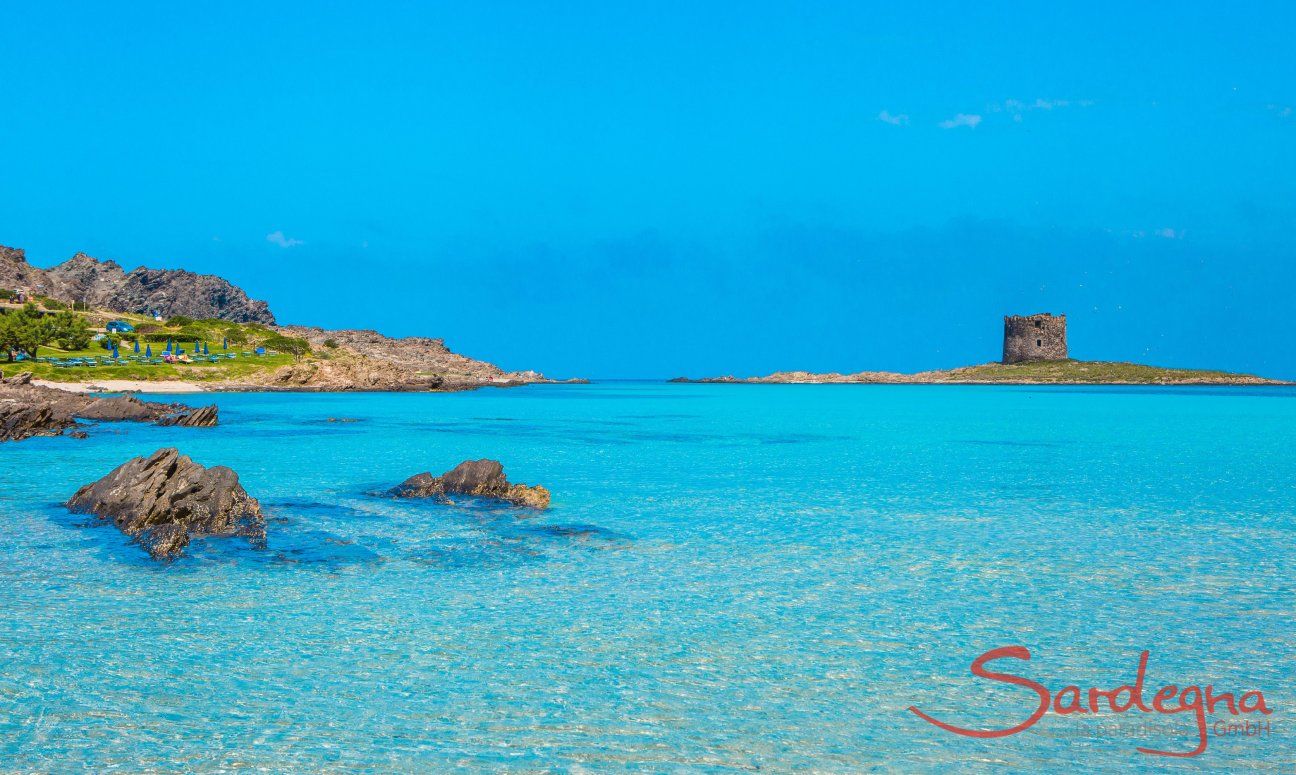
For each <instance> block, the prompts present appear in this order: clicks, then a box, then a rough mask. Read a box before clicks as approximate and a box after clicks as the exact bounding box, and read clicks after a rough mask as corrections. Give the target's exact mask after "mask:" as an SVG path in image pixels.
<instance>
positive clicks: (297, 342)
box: [261, 334, 311, 360]
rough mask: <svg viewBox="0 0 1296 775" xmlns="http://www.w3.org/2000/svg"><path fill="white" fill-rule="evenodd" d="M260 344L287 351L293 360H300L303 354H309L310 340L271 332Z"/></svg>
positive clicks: (282, 351)
mask: <svg viewBox="0 0 1296 775" xmlns="http://www.w3.org/2000/svg"><path fill="white" fill-rule="evenodd" d="M261 344H262V345H263V346H265V347H267V348H269V349H271V350H275V351H277V352H281V353H288V354H289V355H291V356H292V357H293V360H300V359H301V357H302V356H303V355H310V351H311V349H310V342H307V341H306V340H305V339H300V338H298V337H295V336H284V335H283V334H271V335H270V336H268V337H266V338H265V339H264V340H262V342H261Z"/></svg>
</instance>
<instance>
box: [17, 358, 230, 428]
mask: <svg viewBox="0 0 1296 775" xmlns="http://www.w3.org/2000/svg"><path fill="white" fill-rule="evenodd" d="M78 419H81V420H97V421H101V422H151V423H154V424H157V425H177V426H183V427H187V428H208V427H211V426H213V425H215V424H216V422H217V410H216V407H215V406H214V405H213V406H204V407H201V408H197V409H195V408H193V407H191V406H186V405H184V404H162V403H157V402H154V401H141V400H139V399H138V398H135V397H133V396H117V397H113V398H101V397H96V396H92V395H87V394H85V393H71V392H68V391H66V390H58V389H55V388H51V387H45V386H42V385H37V384H34V383H33V382H32V380H31V375H30V374H25V373H24V374H18V375H17V376H13V377H8V378H0V442H3V441H21V440H22V439H26V438H30V437H32V436H58V435H59V434H61V433H63V432H64V431H66V430H69V429H72V428H75V427H76V426H77V420H78ZM75 433H79V431H74V434H75Z"/></svg>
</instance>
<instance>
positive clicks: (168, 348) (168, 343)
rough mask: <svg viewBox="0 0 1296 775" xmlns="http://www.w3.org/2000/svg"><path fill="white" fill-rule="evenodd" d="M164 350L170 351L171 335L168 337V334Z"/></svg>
mask: <svg viewBox="0 0 1296 775" xmlns="http://www.w3.org/2000/svg"><path fill="white" fill-rule="evenodd" d="M166 351H167V352H171V337H169V336H168V337H167V346H166Z"/></svg>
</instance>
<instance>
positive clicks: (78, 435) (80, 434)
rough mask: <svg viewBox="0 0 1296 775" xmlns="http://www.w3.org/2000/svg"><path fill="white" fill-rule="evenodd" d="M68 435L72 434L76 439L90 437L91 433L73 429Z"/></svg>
mask: <svg viewBox="0 0 1296 775" xmlns="http://www.w3.org/2000/svg"><path fill="white" fill-rule="evenodd" d="M68 435H69V436H71V437H72V438H74V439H88V438H90V434H88V433H86V432H85V431H72V432H71V433H69V434H68Z"/></svg>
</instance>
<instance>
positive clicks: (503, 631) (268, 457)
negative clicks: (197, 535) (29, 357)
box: [0, 383, 1296, 773]
mask: <svg viewBox="0 0 1296 775" xmlns="http://www.w3.org/2000/svg"><path fill="white" fill-rule="evenodd" d="M181 400H185V401H189V402H192V403H207V402H210V401H212V400H214V401H215V402H216V403H218V404H219V405H220V410H221V425H220V426H219V427H217V428H214V429H183V428H156V427H151V426H142V425H132V424H120V425H102V426H99V427H97V428H95V429H92V430H91V433H90V438H89V439H86V440H81V441H78V440H74V439H70V438H52V439H33V440H29V441H24V442H21V443H17V444H5V445H0V518H2V519H3V530H0V771H4V772H46V771H48V772H67V771H87V772H113V771H121V772H144V771H180V770H183V771H194V772H224V771H234V770H247V769H252V770H263V771H268V772H321V771H327V772H334V771H352V770H355V771H370V772H390V771H434V772H441V771H447V770H463V771H482V770H484V771H511V772H582V771H586V772H608V771H643V772H721V771H730V770H733V771H754V770H761V771H767V772H792V771H798V772H804V771H820V772H842V773H846V772H859V771H869V770H879V771H900V772H947V771H950V770H958V771H1021V772H1042V771H1052V772H1058V771H1068V770H1074V769H1081V770H1087V771H1109V770H1115V769H1146V770H1149V771H1153V770H1166V769H1169V770H1172V771H1240V770H1250V769H1256V770H1280V771H1281V770H1285V771H1290V769H1291V768H1292V767H1293V765H1294V764H1296V727H1293V726H1291V724H1292V723H1293V703H1296V663H1294V662H1293V646H1294V644H1296V605H1294V603H1296V597H1294V595H1293V588H1294V586H1296V584H1294V583H1293V572H1294V571H1296V557H1294V556H1293V552H1292V542H1293V536H1294V531H1293V529H1294V527H1296V443H1294V440H1296V391H1293V390H1292V389H1288V388H1221V389H1213V388H1165V389H1159V388H1057V387H1051V388H1042V387H1041V388H1030V387H1012V388H1010V387H960V386H727V385H668V384H652V383H603V384H593V385H588V386H580V385H571V386H535V387H527V388H520V389H510V390H481V391H477V392H471V393H456V394H360V395H356V394H318V395H312V394H287V393H278V394H221V395H216V396H199V397H186V398H182V399H181ZM330 417H333V418H338V417H348V418H355V419H356V420H357V421H356V422H350V423H330V422H328V418H330ZM162 446H176V447H179V448H180V450H181V451H183V452H185V453H187V454H189V455H190V456H192V457H193V458H194V459H196V460H197V461H199V462H201V463H204V464H208V465H212V464H224V465H228V466H231V467H232V468H234V469H235V470H236V471H238V472H239V474H240V476H241V477H242V480H243V484H244V486H245V487H246V488H247V489H248V491H249V492H250V493H252V494H253V495H254V496H256V497H258V498H260V500H261V502H262V504H263V507H264V508H265V510H266V512H267V514H268V515H269V535H270V538H269V547H268V548H267V549H265V550H263V551H258V550H254V549H252V548H250V547H248V546H246V545H244V544H241V543H237V542H228V541H227V542H221V541H211V542H203V541H199V542H196V543H195V544H194V545H193V546H192V547H191V551H190V555H189V556H188V557H186V558H184V559H182V560H180V561H178V562H176V563H174V564H172V565H170V566H164V565H159V564H156V563H154V562H152V561H151V560H149V559H148V558H147V557H146V556H145V555H144V554H143V553H142V552H141V551H140V550H139V549H138V548H136V547H134V546H132V545H131V544H129V543H128V542H127V541H126V540H125V539H124V538H123V537H122V536H121V535H120V534H119V533H117V532H116V530H115V529H114V528H112V527H106V526H103V525H97V524H95V522H94V520H93V519H89V518H87V517H84V516H80V515H70V514H68V513H67V512H66V511H65V510H64V509H63V508H61V506H60V505H59V504H60V502H61V501H63V500H64V499H66V498H67V497H68V496H69V495H70V494H71V493H72V492H73V491H74V490H75V489H76V488H77V487H78V486H79V485H81V484H83V483H86V482H89V481H92V480H94V479H96V478H98V477H100V476H102V475H104V474H105V473H107V472H108V471H109V470H110V469H112V468H113V467H114V466H116V465H118V464H119V463H121V462H122V461H124V460H125V459H126V458H127V457H130V456H133V455H140V454H146V453H149V452H152V451H153V450H155V449H157V448H158V447H162ZM478 457H493V458H497V459H499V460H501V461H502V462H503V463H504V465H505V469H506V471H507V472H508V474H509V476H510V478H511V479H513V480H514V481H522V482H528V483H533V484H544V485H545V486H547V487H549V488H550V489H551V490H552V491H553V493H554V507H553V508H552V509H551V510H550V511H548V512H547V513H544V514H542V515H535V514H532V513H527V512H524V511H520V510H517V509H511V508H503V507H499V506H493V505H488V504H484V503H469V502H462V503H459V504H456V505H453V506H448V505H440V504H436V503H426V502H398V501H393V500H389V499H386V498H383V497H377V496H375V495H372V494H371V493H372V492H373V491H375V490H380V489H382V488H385V487H388V486H391V485H393V484H395V483H397V482H399V481H401V480H402V479H404V478H406V477H407V476H409V475H411V474H414V473H417V472H420V471H427V470H430V471H432V472H434V473H438V472H441V471H444V470H446V469H448V468H450V467H451V466H453V465H454V464H456V463H458V462H459V461H461V460H464V459H466V458H478ZM1010 645H1022V646H1026V647H1027V648H1029V649H1030V652H1031V654H1032V659H1031V661H1030V662H1028V663H1027V662H1022V661H1017V660H1002V661H1000V662H996V663H993V667H995V668H998V669H1000V670H1002V671H1004V672H1010V673H1013V674H1015V675H1020V676H1025V677H1028V678H1030V679H1032V680H1035V681H1037V682H1039V683H1041V684H1043V685H1045V686H1047V687H1049V688H1050V689H1051V690H1053V691H1056V690H1057V689H1060V688H1061V687H1063V686H1065V685H1067V684H1077V685H1079V686H1080V687H1082V689H1084V690H1086V691H1087V688H1088V687H1090V686H1097V687H1099V688H1103V689H1114V688H1116V687H1117V686H1119V685H1121V684H1125V683H1131V682H1133V680H1134V673H1135V669H1136V666H1137V663H1138V659H1139V654H1140V652H1141V651H1143V650H1148V651H1149V652H1150V653H1151V654H1150V661H1149V668H1148V673H1147V687H1148V689H1147V699H1148V701H1149V702H1150V701H1151V698H1152V695H1153V693H1154V692H1155V690H1156V689H1158V688H1160V687H1161V686H1163V685H1164V684H1167V683H1173V684H1177V685H1179V686H1184V685H1187V684H1199V685H1202V686H1204V685H1206V684H1213V685H1214V686H1215V689H1216V691H1217V692H1220V691H1233V692H1235V693H1236V694H1238V695H1240V694H1241V693H1242V692H1244V691H1247V690H1261V691H1262V692H1263V694H1264V697H1265V700H1266V703H1267V705H1268V707H1269V708H1270V709H1271V710H1273V713H1272V715H1269V716H1263V717H1262V716H1259V715H1253V716H1240V717H1237V718H1234V717H1231V716H1229V715H1228V714H1227V713H1226V712H1224V709H1223V707H1220V708H1219V710H1220V711H1221V714H1222V715H1221V714H1217V715H1216V716H1214V717H1212V718H1211V719H1210V721H1211V723H1212V724H1213V723H1214V721H1216V720H1219V719H1223V720H1224V721H1226V722H1227V721H1231V722H1237V721H1246V720H1252V721H1255V720H1261V721H1268V722H1269V724H1270V726H1269V729H1268V731H1267V732H1265V733H1263V734H1255V735H1250V736H1247V735H1244V734H1227V733H1226V732H1227V730H1224V732H1222V733H1216V731H1214V730H1212V732H1211V734H1210V737H1209V745H1208V749H1207V751H1206V752H1205V753H1204V754H1202V755H1201V756H1199V757H1196V758H1188V759H1174V758H1165V757H1157V756H1149V755H1146V754H1141V753H1138V752H1136V750H1135V748H1136V747H1138V746H1144V747H1149V746H1150V747H1155V748H1162V749H1169V750H1175V751H1187V750H1191V749H1192V748H1193V747H1194V746H1195V744H1196V736H1195V735H1196V733H1195V731H1194V730H1195V729H1196V725H1195V721H1194V720H1193V719H1192V718H1191V716H1192V714H1191V713H1186V714H1178V715H1174V716H1160V715H1151V714H1141V713H1138V712H1136V711H1135V712H1130V713H1126V714H1124V715H1120V716H1116V715H1112V714H1111V713H1110V712H1108V713H1105V714H1102V715H1099V716H1086V715H1072V716H1059V715H1055V714H1053V713H1050V714H1049V715H1047V716H1045V717H1044V718H1043V719H1042V720H1041V721H1040V722H1039V723H1038V724H1037V725H1036V726H1034V727H1032V728H1031V729H1029V730H1027V731H1025V732H1023V733H1021V734H1018V735H1015V736H1010V737H1004V738H999V739H984V740H983V739H971V738H967V737H961V736H957V735H954V734H950V733H948V732H945V731H942V730H940V729H937V728H936V727H934V726H931V725H929V724H927V723H926V722H924V721H922V720H920V719H919V718H918V717H916V716H915V715H914V714H912V713H910V712H909V711H908V710H907V708H908V707H909V706H911V705H914V706H918V707H919V708H921V709H922V710H923V711H925V712H928V713H930V714H931V715H933V716H936V717H938V718H941V719H944V720H947V721H949V722H951V723H955V724H958V725H960V726H966V727H986V728H990V727H1007V726H1012V725H1013V724H1016V723H1018V722H1020V721H1022V720H1023V719H1024V718H1025V717H1026V716H1027V715H1028V714H1029V713H1030V711H1031V710H1032V709H1033V708H1034V706H1035V705H1036V703H1037V699H1036V697H1035V694H1034V693H1033V692H1032V691H1031V690H1029V689H1024V688H1020V687H1013V686H1008V685H1005V684H1002V683H998V682H991V681H988V680H985V679H978V678H973V677H971V676H970V674H969V672H968V668H969V664H970V663H971V661H972V660H973V658H975V657H976V656H977V655H979V654H981V653H982V652H984V651H986V650H988V649H991V648H995V647H999V646H1010Z"/></svg>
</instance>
